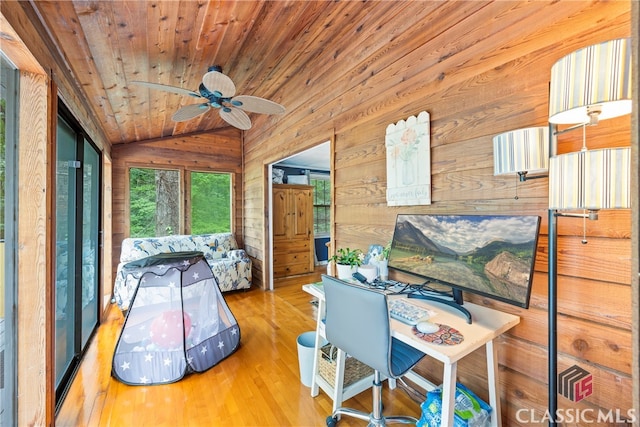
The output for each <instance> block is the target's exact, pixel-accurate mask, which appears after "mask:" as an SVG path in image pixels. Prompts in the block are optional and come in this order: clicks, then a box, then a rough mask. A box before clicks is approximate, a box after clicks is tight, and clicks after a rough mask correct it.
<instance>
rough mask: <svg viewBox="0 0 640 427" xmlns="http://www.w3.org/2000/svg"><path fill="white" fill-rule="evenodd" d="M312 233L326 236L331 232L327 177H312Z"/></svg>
mask: <svg viewBox="0 0 640 427" xmlns="http://www.w3.org/2000/svg"><path fill="white" fill-rule="evenodd" d="M311 185H313V232H314V234H315V235H316V236H325V235H326V236H328V235H329V233H330V231H331V228H330V227H331V181H330V180H329V176H327V175H312V176H311Z"/></svg>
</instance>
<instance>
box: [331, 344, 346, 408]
mask: <svg viewBox="0 0 640 427" xmlns="http://www.w3.org/2000/svg"><path fill="white" fill-rule="evenodd" d="M346 357H347V353H345V352H344V351H342V350H341V349H340V348H338V355H337V356H336V378H335V381H334V384H333V410H332V412H335V411H336V409H338V408H339V407H341V406H342V390H343V388H344V364H345V359H346Z"/></svg>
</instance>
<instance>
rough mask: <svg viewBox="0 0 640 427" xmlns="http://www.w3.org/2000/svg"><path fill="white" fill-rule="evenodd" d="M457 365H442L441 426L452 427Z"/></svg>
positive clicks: (455, 363)
mask: <svg viewBox="0 0 640 427" xmlns="http://www.w3.org/2000/svg"><path fill="white" fill-rule="evenodd" d="M457 370H458V363H457V362H454V363H452V364H448V363H445V364H444V375H443V377H442V418H441V420H442V421H441V423H442V425H443V426H452V425H453V414H454V412H453V411H454V408H455V404H456V398H455V396H456V372H457Z"/></svg>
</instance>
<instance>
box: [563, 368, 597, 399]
mask: <svg viewBox="0 0 640 427" xmlns="http://www.w3.org/2000/svg"><path fill="white" fill-rule="evenodd" d="M558 383H559V387H558V392H559V393H560V394H561V395H563V396H564V397H566V398H567V399H569V400H571V401H573V402H579V401H581V400H582V399H584V398H585V397H589V396H591V394H592V393H593V375H591V373H589V372H587V371H585V370H584V369H582V368H581V367H579V366H578V365H573V366H572V367H570V368H569V369H567V370H565V371H562V372H560V374H558Z"/></svg>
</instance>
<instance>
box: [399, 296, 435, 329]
mask: <svg viewBox="0 0 640 427" xmlns="http://www.w3.org/2000/svg"><path fill="white" fill-rule="evenodd" d="M434 314H435V313H433V312H432V311H430V310H428V309H426V308H423V307H419V306H417V305H415V304H412V303H410V302H409V301H407V300H406V299H405V298H397V299H392V300H389V315H390V316H391V317H392V318H394V319H396V320H399V321H401V322H403V323H406V324H408V325H411V326H413V325H415V324H416V323H418V321H420V320H421V319H425V318H426V319H428V318H429V317H431V316H433V315H434Z"/></svg>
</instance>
